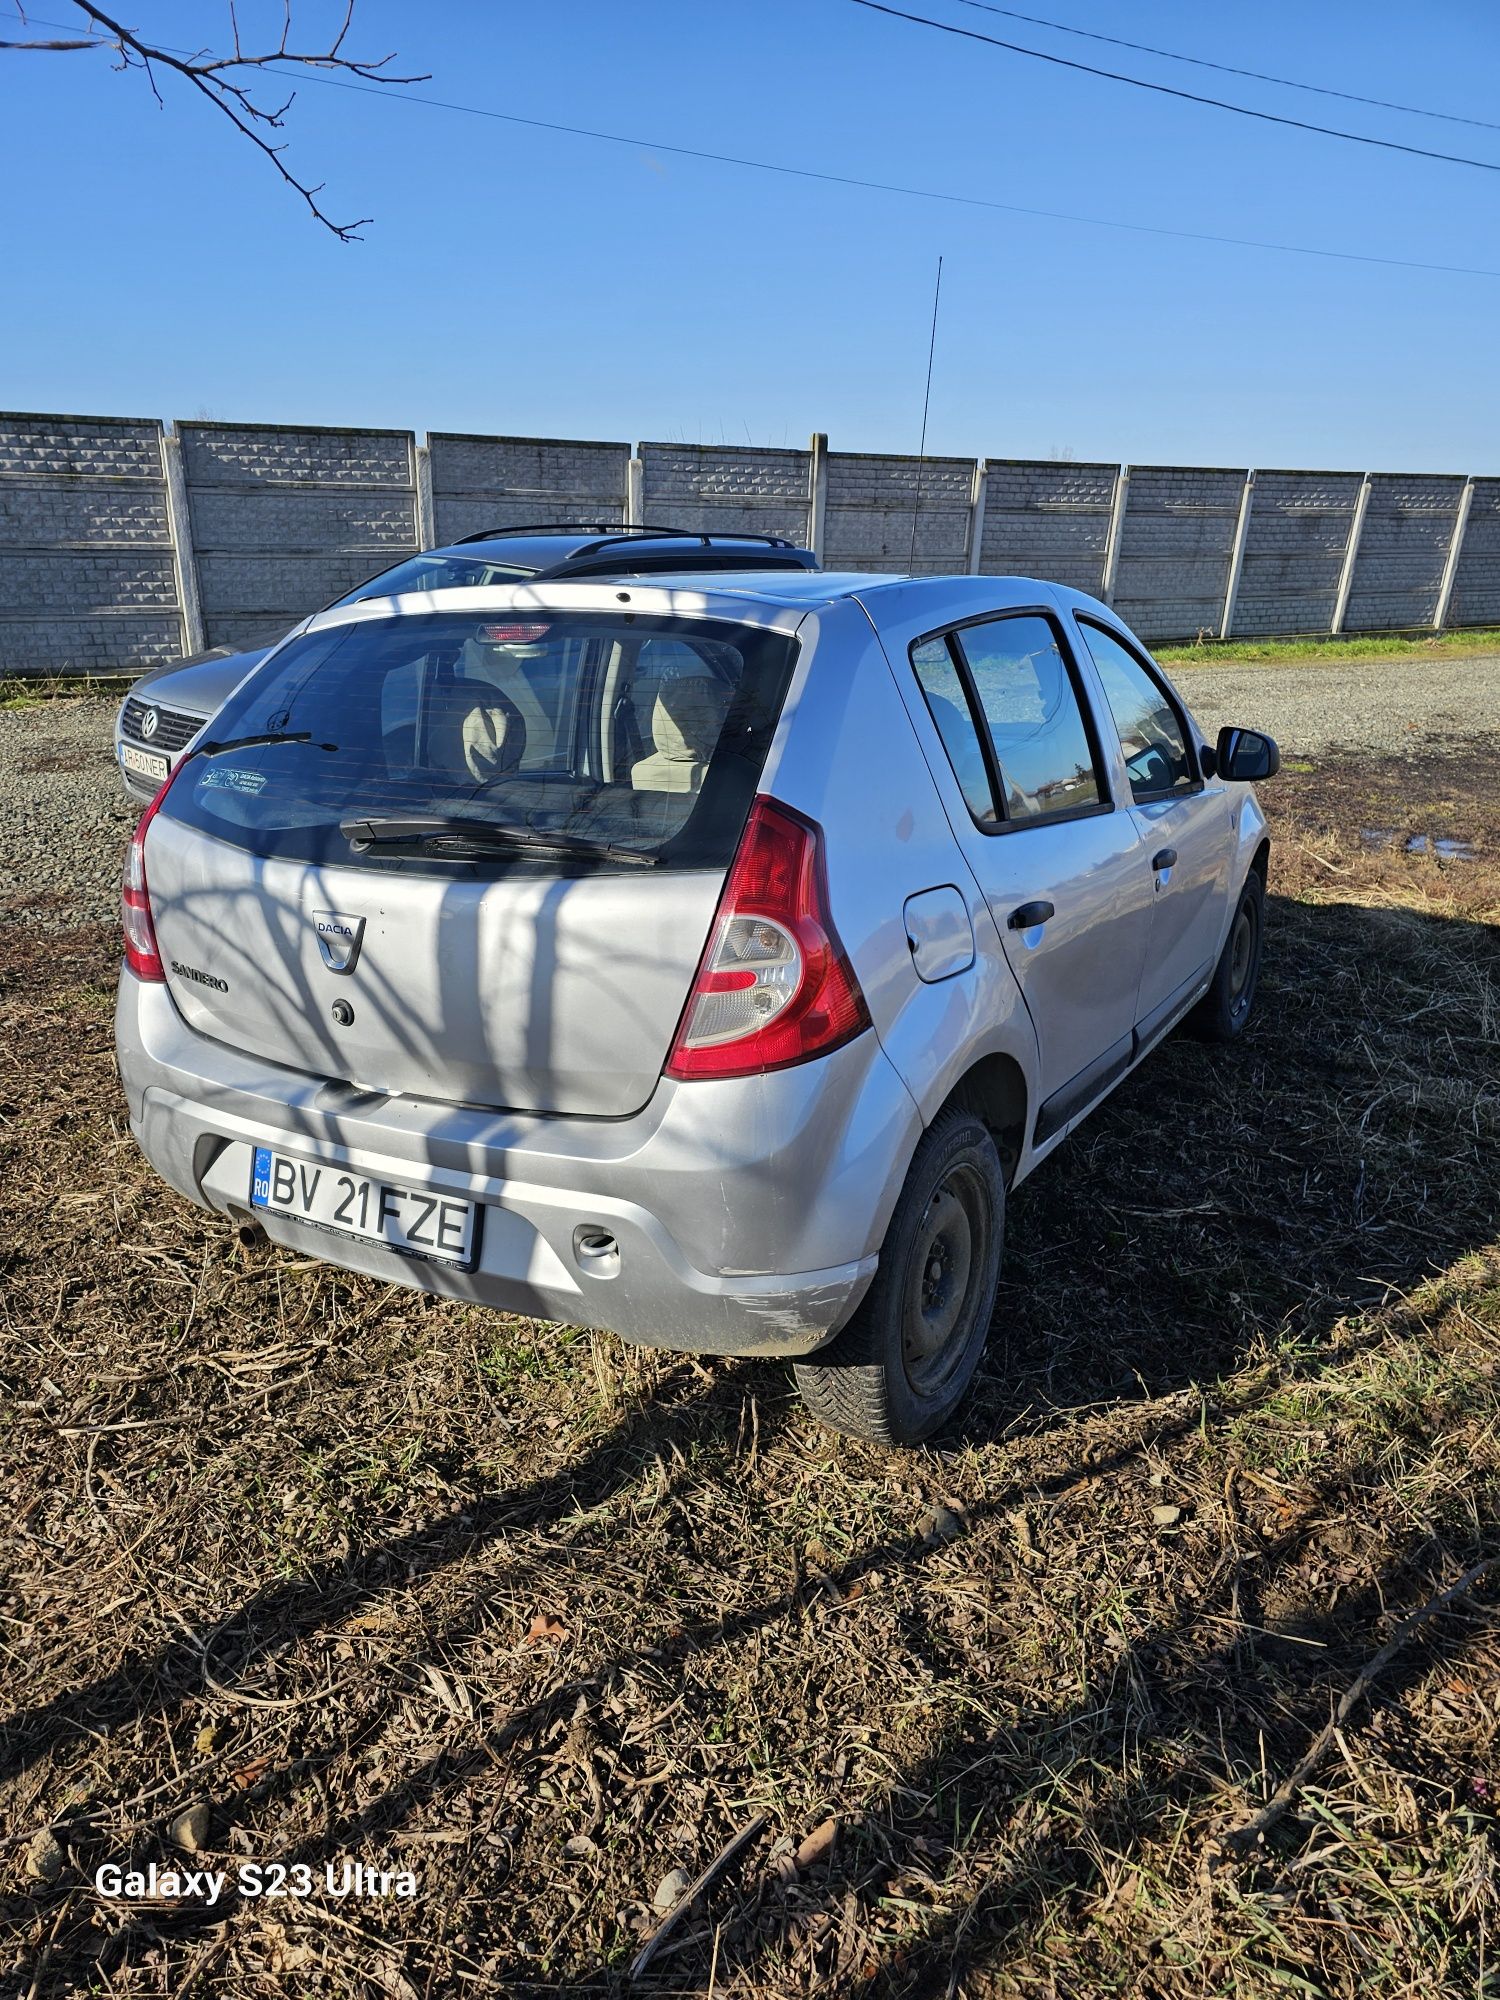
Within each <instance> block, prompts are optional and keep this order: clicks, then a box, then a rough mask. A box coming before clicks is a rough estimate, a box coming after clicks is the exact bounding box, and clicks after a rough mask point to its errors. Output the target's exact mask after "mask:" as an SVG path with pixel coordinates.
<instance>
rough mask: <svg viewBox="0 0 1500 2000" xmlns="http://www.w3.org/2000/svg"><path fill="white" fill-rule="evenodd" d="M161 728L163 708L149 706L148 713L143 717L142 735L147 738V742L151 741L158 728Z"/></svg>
mask: <svg viewBox="0 0 1500 2000" xmlns="http://www.w3.org/2000/svg"><path fill="white" fill-rule="evenodd" d="M160 728H161V710H160V709H159V708H148V709H147V710H146V713H145V714H144V715H143V716H142V717H141V735H142V737H143V738H144V739H145V741H146V742H147V743H149V742H150V741H151V739H152V737H153V736H154V735H155V734H156V732H157V730H158V729H160Z"/></svg>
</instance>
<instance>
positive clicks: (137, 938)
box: [120, 757, 188, 985]
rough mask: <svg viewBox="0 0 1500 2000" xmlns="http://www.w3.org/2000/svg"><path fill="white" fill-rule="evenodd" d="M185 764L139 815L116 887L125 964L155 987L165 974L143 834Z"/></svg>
mask: <svg viewBox="0 0 1500 2000" xmlns="http://www.w3.org/2000/svg"><path fill="white" fill-rule="evenodd" d="M187 761H188V760H187V759H186V758H185V757H184V758H183V759H182V762H181V763H179V764H177V765H176V766H175V767H174V768H173V770H172V771H171V772H170V773H169V775H168V777H167V779H166V781H165V783H164V784H163V785H162V788H161V790H160V791H159V792H158V793H157V794H156V797H155V798H154V799H153V800H152V801H151V803H150V805H149V806H147V808H146V810H145V811H144V812H143V813H142V814H141V817H140V819H139V821H138V822H137V825H136V829H135V832H134V833H133V834H132V835H131V836H130V845H129V847H127V848H126V850H125V879H124V880H123V882H122V883H121V884H120V928H121V929H122V930H123V931H124V933H125V963H126V964H127V965H128V966H129V967H130V970H131V971H132V972H133V973H134V974H135V976H136V978H137V979H147V980H151V981H154V982H155V983H156V984H158V985H160V984H161V983H162V982H163V981H165V979H166V976H167V972H166V967H165V966H164V965H163V964H162V962H161V953H160V952H159V951H158V950H157V948H156V926H155V924H153V923H152V921H151V903H150V899H149V897H148V895H147V893H146V832H147V829H148V828H149V827H150V825H151V822H152V820H154V819H155V817H156V815H157V812H158V811H159V809H160V807H161V802H162V800H163V799H164V798H165V797H166V796H167V793H168V792H169V791H170V790H171V789H172V780H173V779H174V778H175V777H176V776H177V773H178V772H179V771H180V770H181V769H182V768H183V765H184V764H186V763H187Z"/></svg>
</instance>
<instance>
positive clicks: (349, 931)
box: [312, 910, 365, 972]
mask: <svg viewBox="0 0 1500 2000" xmlns="http://www.w3.org/2000/svg"><path fill="white" fill-rule="evenodd" d="M312 919H313V929H314V931H315V932H316V933H317V938H318V949H319V951H321V952H322V954H323V963H324V964H325V965H326V966H327V967H328V970H329V971H330V972H352V971H353V970H354V962H355V960H356V959H357V958H358V957H359V947H360V944H361V941H362V940H363V938H364V934H365V920H364V918H363V917H345V916H341V915H340V914H339V912H338V911H337V910H314V911H313V913H312Z"/></svg>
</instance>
